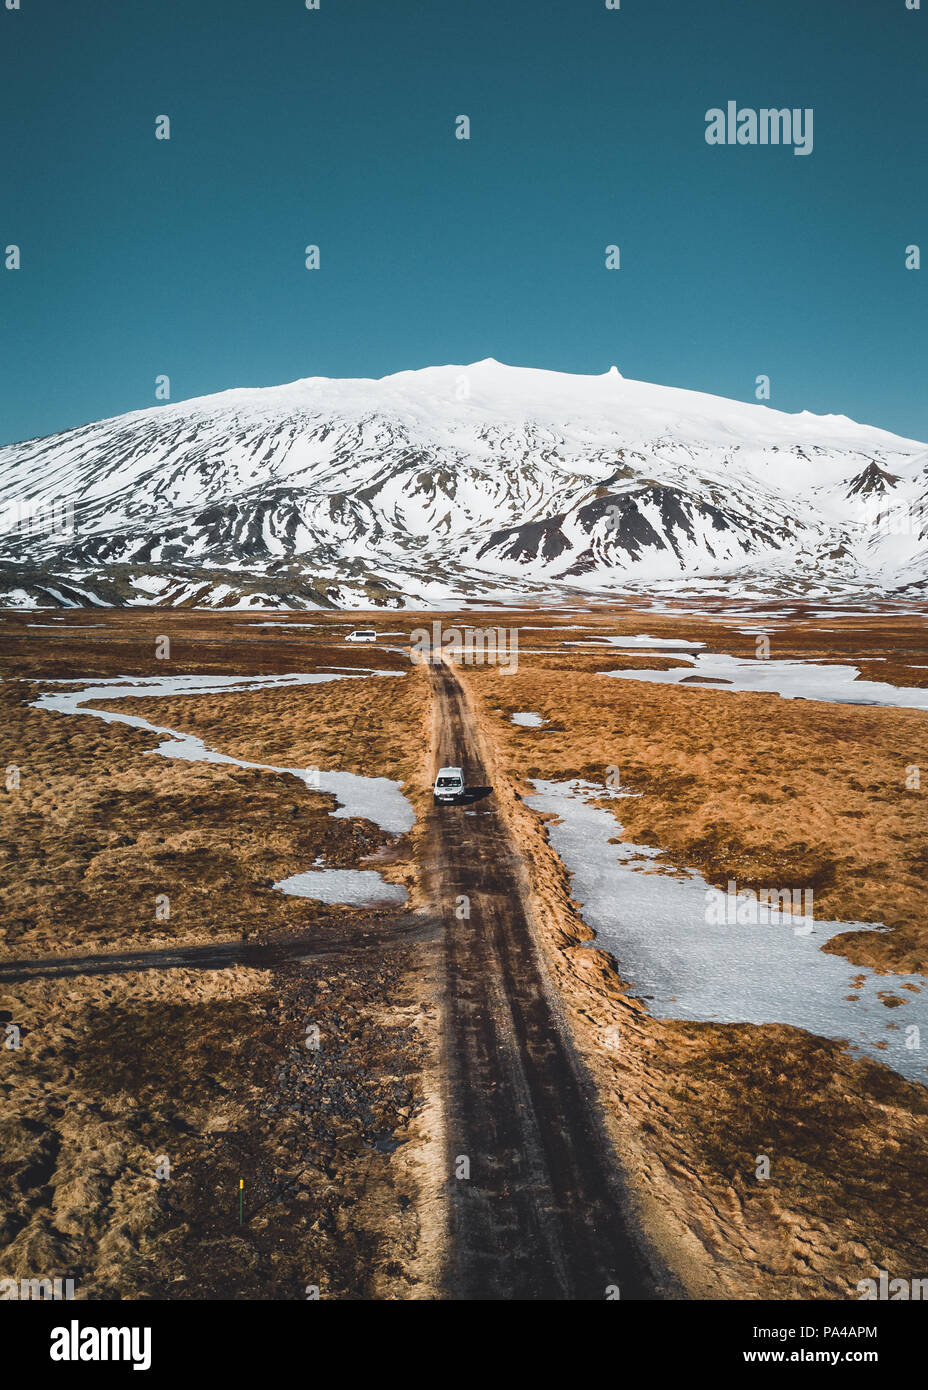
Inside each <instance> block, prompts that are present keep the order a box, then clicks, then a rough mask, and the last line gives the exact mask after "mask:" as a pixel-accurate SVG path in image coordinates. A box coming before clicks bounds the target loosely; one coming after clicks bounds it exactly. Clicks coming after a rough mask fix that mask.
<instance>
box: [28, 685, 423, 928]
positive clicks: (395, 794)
mask: <svg viewBox="0 0 928 1390" xmlns="http://www.w3.org/2000/svg"><path fill="white" fill-rule="evenodd" d="M376 674H377V675H398V676H402V675H403V674H404V673H403V672H402V671H389V672H388V671H378V672H376ZM353 679H363V676H362V677H358V676H356V675H338V674H335V673H327V672H314V673H312V674H305V675H300V674H291V675H285V676H258V677H252V676H244V677H243V676H164V677H161V676H151V677H145V678H142V679H135V678H131V677H122V678H120V679H119V680H117V681H112V682H107V683H105V684H101V685H95V684H90V683H88V684H87V685H85V686H83V687H82V688H81V689H80V690H69V691H67V692H62V693H55V692H47V693H46V694H44V695H41V696H40V697H39V699H38V700H34V701H33V705H34V706H35V708H36V709H45V710H54V711H56V712H57V713H59V714H90V715H93V716H94V717H95V718H97V719H102V720H103V721H104V723H106V724H127V725H129V727H130V728H133V729H144V730H145V731H146V732H148V733H153V734H160V735H161V736H162V737H163V738H164V742H163V743H160V744H159V745H158V747H157V748H153V749H150V750H148V752H151V753H156V754H159V755H160V756H161V757H163V758H182V759H185V760H186V761H188V762H208V763H226V764H231V765H233V766H235V767H244V768H251V769H254V770H256V771H259V772H280V773H284V774H286V775H289V776H291V777H296V778H297V779H298V780H299V781H300V782H302V783H303V785H304V786H306V787H307V788H309V790H311V791H321V792H325V793H327V794H328V795H330V796H333V797H334V798H335V800H336V801H337V802H338V805H337V806H336V808H335V810H334V811H331V812H330V813H329V814H330V815H332V816H334V817H336V818H338V817H343V818H344V817H349V816H359V817H361V818H362V819H364V820H369V821H372V822H373V823H374V824H375V825H377V826H379V827H380V829H381V830H386V831H389V832H390V833H391V834H394V835H402V834H405V832H406V831H407V830H411V829H412V827H413V826H414V825H415V822H416V816H415V812H414V811H413V809H412V806H411V805H410V803H409V802H408V801H407V799H406V797H405V796H404V795H403V793H402V791H401V790H400V785H399V783H398V782H394V781H392V780H391V779H390V778H389V777H359V776H357V775H356V774H355V773H353V772H323V771H322V770H321V769H319V768H302V767H275V766H273V765H272V764H270V763H253V762H248V761H247V760H246V759H245V758H233V757H231V756H230V755H229V754H228V753H218V752H216V750H215V749H213V748H209V747H207V745H206V744H205V743H204V742H203V740H202V739H201V738H198V737H197V736H196V735H195V734H186V733H183V732H181V731H180V730H178V729H168V728H166V727H164V726H162V725H159V724H152V723H150V722H149V721H148V720H147V719H142V718H140V717H139V716H138V715H134V714H118V713H115V712H114V711H112V710H101V709H94V708H93V707H92V705H90V704H87V703H85V702H86V701H91V700H118V699H122V698H125V697H127V696H130V695H136V696H141V697H146V698H147V697H152V696H165V695H211V694H221V693H225V692H227V691H232V690H235V691H238V690H268V689H272V688H274V687H276V686H297V685H315V684H317V683H319V682H321V681H332V680H353ZM57 683H58V682H56V684H57ZM60 683H61V684H65V685H72V684H74V682H73V681H63V682H60ZM274 886H275V888H280V889H282V890H283V892H285V893H294V894H296V895H298V896H300V897H307V898H309V897H311V898H319V899H320V900H321V901H323V902H330V903H335V902H347V903H352V904H355V905H358V906H368V905H371V904H373V903H383V902H393V903H395V902H405V901H406V890H405V889H404V888H402V887H400V886H399V885H397V884H392V883H386V882H384V881H383V880H382V879H381V877H380V875H379V874H378V873H375V872H374V871H373V870H350V869H322V870H319V871H318V872H316V871H310V872H307V873H304V874H294V875H293V876H292V877H291V878H287V879H283V880H282V881H281V882H280V883H276V884H275V885H274ZM310 888H312V891H309V889H310ZM339 892H343V893H347V894H349V896H347V897H339V896H336V895H337V894H338V893H339Z"/></svg>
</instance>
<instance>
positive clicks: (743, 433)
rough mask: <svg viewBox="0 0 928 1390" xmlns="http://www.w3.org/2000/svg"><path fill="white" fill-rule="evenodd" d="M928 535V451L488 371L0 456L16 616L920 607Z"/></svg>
mask: <svg viewBox="0 0 928 1390" xmlns="http://www.w3.org/2000/svg"><path fill="white" fill-rule="evenodd" d="M62 515H64V516H65V517H66V518H67V522H70V523H73V529H72V530H71V531H70V533H69V532H68V530H67V522H66V525H65V528H64V531H62V527H61V517H62ZM926 516H928V452H926V447H925V445H924V444H922V443H920V442H919V441H916V440H909V439H905V438H902V437H900V436H896V435H893V434H891V433H890V432H888V431H885V430H882V429H879V428H877V427H875V426H869V425H858V424H856V423H855V422H854V421H852V420H850V419H848V417H846V416H839V415H828V416H817V415H812V414H810V413H809V412H808V411H802V412H799V413H798V414H788V413H786V412H782V411H776V410H774V409H772V408H771V407H769V406H766V405H762V404H757V403H753V402H742V401H731V400H728V399H726V398H724V397H717V396H711V395H708V394H706V393H703V392H693V391H687V390H684V389H682V388H678V387H663V386H656V385H652V384H650V383H644V382H635V381H631V380H629V379H627V378H625V377H623V376H622V375H621V373H620V372H619V371H618V370H617V368H610V370H609V371H608V372H605V373H603V374H601V375H597V376H578V375H572V374H568V373H561V372H552V371H548V370H546V369H541V368H521V367H508V366H504V365H503V364H501V363H498V362H496V361H495V360H494V359H484V360H483V361H482V362H477V363H471V364H469V365H461V366H455V365H450V366H444V367H430V368H423V369H421V370H418V371H405V372H398V373H394V374H392V375H391V376H387V377H382V378H331V377H310V378H303V379H300V380H298V381H296V382H292V383H289V384H287V385H284V386H277V387H255V388H232V389H231V390H229V391H222V392H218V393H215V394H213V395H209V396H203V397H198V398H196V399H194V400H192V401H184V402H177V403H174V402H172V403H166V404H164V405H162V406H155V407H150V408H146V409H143V410H138V411H132V412H129V413H127V414H125V415H120V416H113V417H110V418H109V419H107V420H102V421H98V422H95V423H92V424H88V425H82V426H78V427H76V428H75V429H72V430H65V431H62V432H61V433H59V434H55V435H50V436H44V437H43V438H41V439H36V440H29V441H23V442H22V443H19V444H11V445H7V446H4V447H3V448H0V604H2V605H5V606H21V607H25V606H30V605H33V604H39V605H44V604H46V603H49V602H51V603H54V604H60V603H68V604H69V603H72V602H74V601H75V595H77V596H78V597H79V598H80V601H82V602H89V603H94V602H96V603H101V604H109V603H114V604H119V605H132V604H149V603H157V604H165V605H171V604H175V603H178V604H184V605H189V604H191V603H192V604H195V605H197V606H201V605H202V606H222V607H227V606H244V607H262V606H268V607H295V608H301V607H314V606H321V607H331V606H335V607H355V606H367V605H368V604H369V603H375V604H387V605H389V606H397V607H399V606H424V607H429V606H442V605H447V604H448V603H451V602H454V601H457V600H459V601H462V602H466V601H470V600H489V599H492V598H494V597H499V598H501V599H503V598H507V597H508V598H514V597H518V596H520V595H522V596H525V597H530V596H535V597H538V596H540V595H544V596H545V597H546V598H548V599H550V597H551V596H555V597H556V596H557V595H558V594H562V593H563V594H566V593H582V594H593V593H597V594H608V593H615V592H618V591H621V590H622V589H623V588H626V587H630V588H635V587H637V586H638V585H640V584H647V583H649V582H650V583H656V584H660V585H666V584H670V585H673V584H674V583H675V582H679V583H682V584H685V585H688V586H690V587H692V586H693V584H694V583H695V584H697V587H698V584H699V582H703V581H704V582H705V583H707V584H709V585H710V586H711V585H712V584H713V583H717V582H718V581H719V579H720V578H723V577H728V578H729V579H730V580H731V581H732V582H737V576H738V575H739V573H741V574H743V575H744V576H745V581H746V582H748V580H747V576H748V575H750V576H751V578H750V581H749V582H750V583H751V585H752V586H756V584H757V583H758V582H760V584H761V587H763V586H764V583H765V581H764V575H765V574H767V576H768V578H767V580H766V583H767V585H768V587H769V589H770V591H771V593H775V592H783V591H792V592H797V591H804V592H808V593H820V594H822V595H825V594H828V593H833V594H834V593H839V592H865V591H866V592H873V593H878V594H879V593H883V594H889V593H903V594H908V595H910V596H917V594H918V593H920V592H923V591H924V590H925V589H926V588H928V525H926ZM56 527H57V533H56ZM65 591H67V592H65Z"/></svg>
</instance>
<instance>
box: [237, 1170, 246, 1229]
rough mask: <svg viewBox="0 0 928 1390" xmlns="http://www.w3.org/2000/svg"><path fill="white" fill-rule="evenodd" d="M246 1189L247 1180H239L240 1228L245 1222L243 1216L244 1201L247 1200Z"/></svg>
mask: <svg viewBox="0 0 928 1390" xmlns="http://www.w3.org/2000/svg"><path fill="white" fill-rule="evenodd" d="M244 1188H245V1179H244V1178H239V1180H238V1224H239V1225H240V1226H241V1224H242V1221H243V1216H242V1203H243V1202H244V1200H245V1194H244Z"/></svg>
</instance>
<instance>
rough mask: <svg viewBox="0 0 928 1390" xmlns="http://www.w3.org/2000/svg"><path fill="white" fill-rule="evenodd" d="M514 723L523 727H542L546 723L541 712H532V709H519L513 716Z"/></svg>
mask: <svg viewBox="0 0 928 1390" xmlns="http://www.w3.org/2000/svg"><path fill="white" fill-rule="evenodd" d="M512 722H513V724H518V725H520V726H521V728H523V729H540V728H541V726H542V725H543V724H544V723H546V720H544V719H542V717H541V715H540V714H532V713H531V711H530V710H524V709H521V710H519V711H518V712H517V713H516V714H514V715H513V716H512Z"/></svg>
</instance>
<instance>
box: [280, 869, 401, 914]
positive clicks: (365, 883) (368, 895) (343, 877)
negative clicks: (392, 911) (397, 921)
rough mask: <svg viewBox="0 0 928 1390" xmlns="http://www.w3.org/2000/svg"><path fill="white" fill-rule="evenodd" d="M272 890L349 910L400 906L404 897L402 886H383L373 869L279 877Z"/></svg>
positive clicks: (388, 884) (310, 872)
mask: <svg viewBox="0 0 928 1390" xmlns="http://www.w3.org/2000/svg"><path fill="white" fill-rule="evenodd" d="M274 887H275V888H279V889H280V890H281V892H282V893H292V894H294V896H295V897H297V898H315V899H316V900H317V901H318V902H323V903H348V904H349V905H350V906H351V907H380V906H384V905H386V904H388V903H396V904H398V905H400V906H402V905H403V904H404V903H405V902H406V897H407V894H406V889H405V888H404V887H403V886H402V884H400V883H387V882H386V881H385V880H384V879H382V878H381V877H380V874H378V873H377V872H376V871H375V870H374V869H310V870H308V872H307V873H305V874H292V875H291V877H290V878H283V879H281V881H280V882H279V883H275V884H274Z"/></svg>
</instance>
